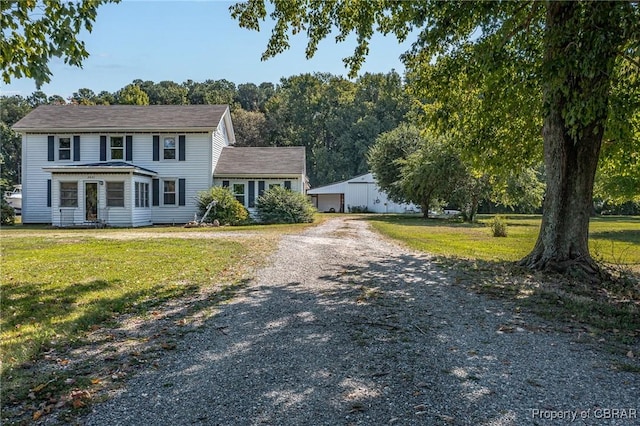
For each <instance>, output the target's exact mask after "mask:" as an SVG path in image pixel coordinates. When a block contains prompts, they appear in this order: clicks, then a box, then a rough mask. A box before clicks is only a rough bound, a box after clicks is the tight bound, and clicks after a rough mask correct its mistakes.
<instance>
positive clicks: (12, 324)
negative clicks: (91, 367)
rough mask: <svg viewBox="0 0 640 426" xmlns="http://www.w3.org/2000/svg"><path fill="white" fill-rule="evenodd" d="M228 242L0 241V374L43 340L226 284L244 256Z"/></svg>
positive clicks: (69, 336)
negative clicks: (0, 254)
mask: <svg viewBox="0 0 640 426" xmlns="http://www.w3.org/2000/svg"><path fill="white" fill-rule="evenodd" d="M249 250H250V249H249V247H248V246H247V244H246V243H241V242H234V241H228V240H217V239H216V240H212V239H208V240H207V239H203V240H192V239H188V240H187V239H165V238H163V239H155V240H136V239H133V240H103V239H96V238H91V237H79V238H73V239H64V238H48V237H31V238H21V237H20V235H19V234H15V235H12V236H11V237H7V236H6V235H3V238H2V270H3V273H2V279H1V281H0V283H1V289H2V301H1V305H0V308H1V310H2V318H1V319H0V327H1V333H0V336H1V338H2V340H1V343H0V347H1V349H2V367H3V370H4V369H5V368H7V367H11V366H14V365H17V364H20V363H21V362H24V361H27V360H31V359H33V358H34V357H35V356H37V354H38V353H39V352H40V351H41V350H42V349H43V347H46V346H48V345H49V344H50V342H51V341H56V342H65V341H70V340H73V339H74V338H75V337H76V336H77V335H78V333H81V332H82V331H85V330H87V329H89V327H91V326H93V325H96V324H100V323H102V322H104V321H106V320H109V319H111V318H113V317H114V316H115V315H117V314H121V313H124V312H129V311H142V310H144V309H148V308H149V307H150V306H152V305H153V304H157V303H160V302H162V301H164V300H167V299H169V298H173V297H180V296H184V295H187V294H192V293H194V292H196V291H198V290H199V289H200V288H203V287H207V286H213V285H216V284H217V283H219V282H221V281H222V280H225V279H228V278H233V276H232V271H233V268H234V267H235V265H236V264H238V263H241V262H242V261H243V258H244V257H245V256H247V255H248V253H249Z"/></svg>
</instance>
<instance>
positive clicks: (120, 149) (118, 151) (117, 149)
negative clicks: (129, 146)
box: [110, 136, 124, 160]
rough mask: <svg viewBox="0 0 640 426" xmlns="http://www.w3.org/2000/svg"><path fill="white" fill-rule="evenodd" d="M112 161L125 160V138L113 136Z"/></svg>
mask: <svg viewBox="0 0 640 426" xmlns="http://www.w3.org/2000/svg"><path fill="white" fill-rule="evenodd" d="M110 140H111V144H110V148H111V159H112V160H124V138H123V137H122V136H111V139H110Z"/></svg>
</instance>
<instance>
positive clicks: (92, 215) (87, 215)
mask: <svg viewBox="0 0 640 426" xmlns="http://www.w3.org/2000/svg"><path fill="white" fill-rule="evenodd" d="M84 219H85V220H86V221H87V222H97V221H98V182H85V184H84Z"/></svg>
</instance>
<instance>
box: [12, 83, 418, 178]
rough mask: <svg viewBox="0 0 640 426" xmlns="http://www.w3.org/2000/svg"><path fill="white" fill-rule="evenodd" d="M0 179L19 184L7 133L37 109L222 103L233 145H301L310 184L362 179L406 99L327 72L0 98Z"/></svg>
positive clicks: (15, 144)
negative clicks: (378, 140)
mask: <svg viewBox="0 0 640 426" xmlns="http://www.w3.org/2000/svg"><path fill="white" fill-rule="evenodd" d="M0 102H1V108H0V110H1V112H0V118H1V124H0V125H1V126H2V128H1V132H2V141H3V143H2V150H1V152H0V155H2V161H3V163H4V165H3V168H2V176H1V177H2V179H3V180H4V184H5V186H6V185H12V184H16V183H19V182H20V158H21V157H20V156H21V153H20V150H21V147H20V138H19V136H18V135H16V134H15V133H14V132H13V131H12V130H11V129H10V127H11V126H12V125H13V124H14V123H15V122H17V121H18V120H19V119H21V118H22V117H24V116H25V115H26V114H27V113H28V112H29V111H31V110H32V109H33V108H35V107H37V106H38V105H43V104H66V103H71V104H79V105H116V104H120V105H122V104H132V105H187V104H228V105H229V106H230V109H231V113H232V118H233V123H234V130H235V133H236V138H237V145H239V146H304V147H305V148H306V154H307V172H308V175H309V179H310V183H311V185H312V186H319V185H324V184H328V183H332V182H335V181H339V180H343V179H348V178H351V177H353V176H355V175H358V174H363V173H367V172H368V170H369V168H368V165H367V161H366V153H367V151H368V149H369V147H370V146H371V145H372V144H373V142H374V141H375V138H376V137H377V136H378V135H379V134H381V133H383V132H386V131H389V130H392V129H393V128H395V127H397V126H398V125H399V124H400V123H401V122H402V121H403V120H405V115H406V113H407V112H408V110H409V98H408V96H407V95H406V92H405V90H404V85H403V82H402V78H401V77H400V75H399V74H398V73H396V72H389V73H387V74H366V75H363V76H362V77H360V78H358V79H357V80H355V81H351V80H348V79H345V78H342V77H339V76H335V75H330V74H302V75H297V76H292V77H288V78H283V79H281V81H280V82H279V84H277V85H276V84H273V83H267V82H265V83H261V84H258V85H256V84H254V83H245V84H238V85H236V84H234V83H232V82H230V81H227V80H206V81H204V82H195V81H192V80H187V81H185V82H183V83H181V84H180V83H176V82H173V81H161V82H157V83H156V82H153V81H143V80H134V81H133V82H132V83H131V84H128V85H126V86H125V87H123V88H122V89H120V90H117V91H115V92H109V91H100V92H98V93H96V92H94V91H93V90H92V89H89V88H81V89H79V90H78V91H77V92H74V93H73V94H72V95H71V96H70V97H69V98H68V99H64V98H63V97H61V96H60V95H55V94H54V95H47V94H45V93H44V92H42V91H36V92H34V93H32V94H31V95H30V96H26V97H23V96H19V95H15V96H2V97H0Z"/></svg>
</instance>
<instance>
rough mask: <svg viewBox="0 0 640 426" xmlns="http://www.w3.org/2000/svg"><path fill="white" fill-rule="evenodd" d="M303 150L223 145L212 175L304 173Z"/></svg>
mask: <svg viewBox="0 0 640 426" xmlns="http://www.w3.org/2000/svg"><path fill="white" fill-rule="evenodd" d="M305 161H306V160H305V151H304V147H302V146H291V147H225V148H223V149H222V154H221V155H220V159H219V160H218V164H217V165H216V169H215V171H214V172H213V174H214V176H221V175H226V176H232V175H235V176H251V175H266V174H270V175H301V174H306V164H305Z"/></svg>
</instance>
